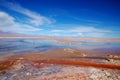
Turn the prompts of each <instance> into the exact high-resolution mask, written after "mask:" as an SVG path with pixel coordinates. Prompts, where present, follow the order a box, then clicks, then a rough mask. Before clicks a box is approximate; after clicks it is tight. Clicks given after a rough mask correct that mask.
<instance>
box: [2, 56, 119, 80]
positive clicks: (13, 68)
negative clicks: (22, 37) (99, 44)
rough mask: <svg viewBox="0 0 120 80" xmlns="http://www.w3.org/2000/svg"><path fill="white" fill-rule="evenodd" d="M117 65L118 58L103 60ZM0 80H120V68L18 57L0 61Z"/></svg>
mask: <svg viewBox="0 0 120 80" xmlns="http://www.w3.org/2000/svg"><path fill="white" fill-rule="evenodd" d="M104 63H106V64H107V63H109V64H115V65H119V63H120V60H114V59H112V60H104ZM0 71H1V72H0V80H120V70H117V69H107V68H95V67H90V66H88V67H87V66H85V67H84V66H74V65H56V64H48V63H44V62H40V63H33V62H31V61H29V60H25V59H24V58H23V57H20V58H18V59H15V60H9V61H8V62H5V63H4V64H3V63H0Z"/></svg>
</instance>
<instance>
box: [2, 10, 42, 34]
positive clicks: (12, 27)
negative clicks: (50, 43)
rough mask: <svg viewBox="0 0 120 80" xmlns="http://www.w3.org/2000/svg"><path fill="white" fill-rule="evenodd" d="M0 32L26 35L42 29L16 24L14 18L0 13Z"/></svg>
mask: <svg viewBox="0 0 120 80" xmlns="http://www.w3.org/2000/svg"><path fill="white" fill-rule="evenodd" d="M0 30H1V31H5V32H16V33H27V32H34V31H40V30H42V29H39V28H36V27H32V26H30V25H28V24H22V23H19V22H16V21H15V18H14V17H12V16H10V15H9V14H7V13H6V12H3V11H0Z"/></svg>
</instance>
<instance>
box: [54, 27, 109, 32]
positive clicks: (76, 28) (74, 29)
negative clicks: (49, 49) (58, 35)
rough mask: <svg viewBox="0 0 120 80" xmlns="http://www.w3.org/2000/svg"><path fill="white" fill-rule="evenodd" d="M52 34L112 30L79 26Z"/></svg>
mask: <svg viewBox="0 0 120 80" xmlns="http://www.w3.org/2000/svg"><path fill="white" fill-rule="evenodd" d="M52 32H111V31H110V30H103V29H98V28H95V27H93V26H79V27H75V28H72V29H67V30H60V29H59V30H57V29H55V30H52Z"/></svg>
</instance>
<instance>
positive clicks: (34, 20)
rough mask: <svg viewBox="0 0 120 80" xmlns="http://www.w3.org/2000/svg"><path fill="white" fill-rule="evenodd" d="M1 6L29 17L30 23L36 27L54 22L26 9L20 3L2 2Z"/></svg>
mask: <svg viewBox="0 0 120 80" xmlns="http://www.w3.org/2000/svg"><path fill="white" fill-rule="evenodd" d="M1 5H2V6H4V7H7V8H9V9H11V10H13V11H15V12H18V13H21V14H23V15H25V16H27V17H29V23H31V24H34V25H35V26H39V25H43V24H50V23H52V20H50V19H48V18H47V17H45V16H42V15H40V14H38V13H36V12H34V11H31V10H29V9H27V8H24V7H22V6H21V5H20V4H18V3H13V2H8V1H2V3H1Z"/></svg>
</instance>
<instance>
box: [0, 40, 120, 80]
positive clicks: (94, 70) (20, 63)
mask: <svg viewBox="0 0 120 80" xmlns="http://www.w3.org/2000/svg"><path fill="white" fill-rule="evenodd" d="M34 41H35V42H34ZM46 41H47V40H45V42H44V41H42V42H39V40H35V39H34V40H26V39H25V40H21V39H20V40H19V39H16V40H13V39H11V40H10V39H8V40H6V39H3V40H2V39H1V44H0V45H1V46H0V50H1V52H0V54H1V56H0V80H120V54H119V53H120V52H119V50H118V49H119V46H116V45H113V44H112V43H111V42H114V41H111V42H109V44H106V41H108V40H105V43H104V44H103V42H102V41H101V42H100V41H97V42H95V41H94V40H93V42H91V41H89V42H87V41H85V40H82V41H81V40H78V41H77V43H76V42H74V41H70V42H69V43H67V42H66V40H65V43H64V40H62V41H61V40H59V41H57V40H55V41H54V40H53V39H50V40H48V42H46ZM50 41H51V42H50ZM56 41H57V42H56ZM83 41H84V42H83ZM53 42H55V43H53ZM115 42H116V41H115ZM70 43H71V44H70ZM88 44H90V45H88ZM91 44H93V45H91ZM81 45H82V46H81ZM98 45H99V47H100V46H101V48H99V47H97V46H98ZM94 46H95V47H94ZM102 46H103V47H102ZM114 46H115V49H114ZM106 47H107V48H106ZM96 48H97V49H96ZM104 48H105V49H104ZM111 48H113V50H112V49H111Z"/></svg>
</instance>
